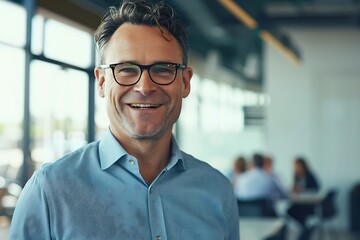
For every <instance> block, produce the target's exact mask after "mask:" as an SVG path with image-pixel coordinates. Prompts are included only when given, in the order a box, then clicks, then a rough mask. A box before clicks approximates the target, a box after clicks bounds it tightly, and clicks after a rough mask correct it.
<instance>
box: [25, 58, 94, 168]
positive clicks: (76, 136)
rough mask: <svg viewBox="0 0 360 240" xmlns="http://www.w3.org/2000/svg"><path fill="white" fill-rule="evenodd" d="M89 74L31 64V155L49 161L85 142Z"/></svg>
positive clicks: (40, 161) (38, 163)
mask: <svg viewBox="0 0 360 240" xmlns="http://www.w3.org/2000/svg"><path fill="white" fill-rule="evenodd" d="M88 83H89V80H88V75H87V74H86V73H84V72H81V71H77V70H72V69H64V68H61V67H60V66H58V65H54V64H50V63H46V62H42V61H33V62H32V64H31V88H30V90H31V91H30V96H31V99H30V112H31V118H32V122H31V129H32V132H31V133H32V141H33V142H32V154H31V155H32V158H33V161H34V162H35V163H36V164H37V165H40V164H42V163H43V162H51V161H54V160H56V159H58V158H59V157H61V156H63V155H64V154H65V153H68V152H70V151H73V150H75V149H77V148H79V147H81V146H83V145H84V144H85V143H86V132H87V117H88Z"/></svg>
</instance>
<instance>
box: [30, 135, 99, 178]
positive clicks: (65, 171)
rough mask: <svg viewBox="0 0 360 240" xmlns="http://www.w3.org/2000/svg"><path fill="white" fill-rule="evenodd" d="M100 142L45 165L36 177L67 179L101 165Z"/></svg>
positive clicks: (90, 144)
mask: <svg viewBox="0 0 360 240" xmlns="http://www.w3.org/2000/svg"><path fill="white" fill-rule="evenodd" d="M98 145H99V142H92V143H89V144H87V145H85V146H83V147H81V148H79V149H77V150H75V151H73V152H70V153H68V154H66V155H64V156H63V157H61V158H60V159H58V160H56V161H55V162H52V163H46V164H44V165H43V166H42V167H41V168H40V169H38V170H37V171H36V172H35V173H34V175H36V177H38V178H41V177H46V178H50V179H51V178H54V179H55V178H58V177H61V178H63V177H66V176H67V175H72V174H75V173H77V172H80V171H86V169H87V168H91V167H94V166H96V165H99V157H98V155H99V154H98Z"/></svg>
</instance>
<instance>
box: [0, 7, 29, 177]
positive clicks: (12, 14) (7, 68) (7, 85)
mask: <svg viewBox="0 0 360 240" xmlns="http://www.w3.org/2000/svg"><path fill="white" fill-rule="evenodd" d="M9 23H11V27H7V26H8V25H9ZM0 29H1V30H0V72H1V77H0V178H1V177H4V178H9V179H15V178H17V176H18V174H19V170H20V167H21V164H22V162H23V152H22V148H21V147H22V138H23V132H22V123H23V122H22V121H23V112H24V107H23V106H24V104H23V102H24V64H25V55H24V51H23V50H22V49H21V48H16V47H22V46H23V45H24V43H25V30H24V29H25V11H24V9H23V8H22V7H20V6H18V5H15V4H12V3H10V2H5V1H0ZM5 44H6V45H5ZM8 45H10V46H14V47H9V46H8Z"/></svg>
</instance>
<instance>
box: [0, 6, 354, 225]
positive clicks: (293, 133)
mask: <svg viewBox="0 0 360 240" xmlns="http://www.w3.org/2000/svg"><path fill="white" fill-rule="evenodd" d="M167 2H169V3H170V4H172V5H174V6H175V7H176V8H177V9H178V10H179V12H180V13H181V14H182V18H183V19H184V21H185V22H187V23H191V24H189V41H190V65H191V66H192V67H193V68H194V70H195V75H194V77H193V79H192V91H191V95H190V96H189V97H188V98H187V99H185V102H184V106H183V112H182V115H181V117H180V120H179V122H178V123H177V125H176V129H175V131H174V134H175V135H176V136H177V138H178V140H179V143H180V145H181V146H182V148H183V149H184V150H185V151H187V152H189V153H191V154H193V155H194V156H196V157H198V158H199V159H202V160H205V161H207V162H209V163H210V164H211V165H212V166H214V167H215V168H217V169H219V170H220V171H221V172H223V173H224V174H227V173H228V172H229V171H230V170H231V168H232V164H233V159H234V158H235V156H237V155H239V154H241V155H245V156H250V155H251V154H253V153H254V152H263V153H267V154H270V155H271V156H272V157H273V158H274V160H275V162H274V167H275V171H276V173H277V174H278V175H279V176H280V177H281V179H282V181H283V182H284V183H285V185H286V186H287V187H290V186H291V183H292V178H293V159H294V158H295V157H296V156H298V155H302V156H305V157H306V158H307V159H308V160H309V162H310V164H311V166H312V168H313V169H314V170H315V171H316V173H317V175H318V178H319V180H320V182H321V186H322V188H323V189H330V188H335V189H337V190H338V198H337V200H336V201H337V205H338V207H339V211H338V214H337V216H336V219H335V220H334V222H335V224H334V226H335V228H336V229H338V230H340V231H351V228H352V221H351V204H350V200H351V199H350V192H351V190H352V189H353V187H354V186H355V185H356V184H357V183H359V182H360V107H359V106H360V77H359V76H360V1H359V0H328V1H325V0H270V1H264V0H256V1H242V0H236V1H227V0H220V1H216V0H210V1H208V0H207V1H205V0H195V1H180V0H169V1H167ZM113 4H115V5H116V4H117V1H114V0H107V1H101V0H60V1H48V0H37V1H36V0H24V1H22V0H12V1H9V0H0V74H1V75H0V76H1V77H0V184H2V188H4V186H5V185H6V184H8V183H9V182H13V183H16V184H18V185H20V186H23V185H24V183H25V182H26V180H27V179H28V178H29V177H30V176H31V174H32V172H33V171H34V170H35V169H37V168H39V167H40V166H41V165H42V164H44V163H46V162H53V161H55V160H56V159H57V158H59V157H60V156H62V155H63V154H65V153H67V152H69V151H72V150H75V149H77V148H79V147H81V146H83V145H84V144H86V143H88V142H91V141H95V140H98V139H100V138H101V135H102V133H103V132H104V130H106V128H107V126H108V122H107V117H106V113H105V109H104V103H103V101H102V99H100V98H99V97H98V96H97V93H96V85H95V79H94V77H93V69H94V67H95V62H96V56H95V46H94V43H93V38H92V33H93V31H94V30H95V28H96V27H97V25H98V24H99V21H100V18H101V16H102V14H103V13H104V11H105V10H106V8H107V7H108V6H109V5H113ZM6 204H8V205H9V206H11V199H8V203H5V204H4V205H5V208H6ZM358 204H360V203H358ZM5 210H6V209H5ZM357 221H360V220H359V219H358V220H357Z"/></svg>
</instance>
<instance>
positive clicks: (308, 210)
mask: <svg viewBox="0 0 360 240" xmlns="http://www.w3.org/2000/svg"><path fill="white" fill-rule="evenodd" d="M319 188H320V185H319V183H318V181H317V179H316V177H315V175H314V174H313V173H312V171H311V170H310V168H309V166H308V164H307V162H306V160H305V159H304V158H303V157H297V158H296V159H295V161H294V183H293V188H292V192H293V194H301V193H304V192H309V191H311V192H315V191H318V190H319ZM287 212H288V215H289V216H290V217H292V218H293V219H295V220H296V221H297V222H298V223H299V224H300V226H301V227H302V228H303V233H302V235H304V233H305V232H306V231H308V227H307V226H306V221H307V219H308V218H309V217H310V216H311V215H314V214H315V206H314V205H309V204H300V203H295V204H293V205H292V206H290V208H289V209H288V211H287ZM300 239H305V238H303V237H301V236H300Z"/></svg>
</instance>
